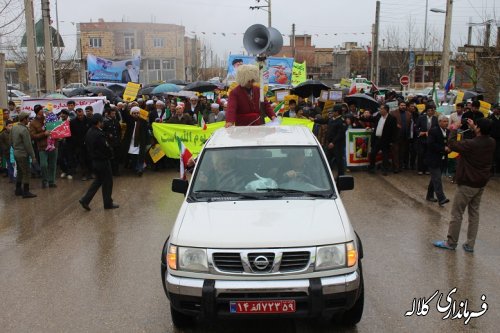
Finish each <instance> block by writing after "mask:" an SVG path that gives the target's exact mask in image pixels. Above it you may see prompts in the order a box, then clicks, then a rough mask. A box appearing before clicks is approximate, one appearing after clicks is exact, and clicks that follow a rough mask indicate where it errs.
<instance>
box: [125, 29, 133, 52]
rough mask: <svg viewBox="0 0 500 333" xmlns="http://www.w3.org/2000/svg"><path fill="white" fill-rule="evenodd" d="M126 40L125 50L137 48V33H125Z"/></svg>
mask: <svg viewBox="0 0 500 333" xmlns="http://www.w3.org/2000/svg"><path fill="white" fill-rule="evenodd" d="M123 37H124V41H125V50H131V49H135V35H134V33H131V32H126V33H124V34H123Z"/></svg>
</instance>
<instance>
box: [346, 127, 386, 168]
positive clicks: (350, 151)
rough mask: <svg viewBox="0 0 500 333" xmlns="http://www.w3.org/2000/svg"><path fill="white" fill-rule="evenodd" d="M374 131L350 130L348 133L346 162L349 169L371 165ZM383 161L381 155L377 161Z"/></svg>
mask: <svg viewBox="0 0 500 333" xmlns="http://www.w3.org/2000/svg"><path fill="white" fill-rule="evenodd" d="M371 138H372V131H371V130H365V129H349V130H348V131H346V162H347V166H348V167H361V166H369V165H370V153H371ZM381 160H382V154H381V153H379V154H378V155H377V157H376V161H377V162H380V161H381Z"/></svg>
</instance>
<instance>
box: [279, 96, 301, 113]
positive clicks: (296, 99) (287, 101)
mask: <svg viewBox="0 0 500 333" xmlns="http://www.w3.org/2000/svg"><path fill="white" fill-rule="evenodd" d="M292 99H293V100H294V101H295V102H297V103H298V102H299V96H297V95H286V96H285V97H283V101H284V102H285V107H284V108H285V111H288V110H290V107H289V106H288V103H290V101H291V100H292Z"/></svg>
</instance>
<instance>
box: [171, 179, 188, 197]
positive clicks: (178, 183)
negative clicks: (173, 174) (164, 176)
mask: <svg viewBox="0 0 500 333" xmlns="http://www.w3.org/2000/svg"><path fill="white" fill-rule="evenodd" d="M188 186H189V182H188V181H187V180H184V179H179V178H176V179H173V180H172V192H177V193H182V194H184V195H186V193H187V189H188Z"/></svg>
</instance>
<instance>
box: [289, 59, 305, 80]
mask: <svg viewBox="0 0 500 333" xmlns="http://www.w3.org/2000/svg"><path fill="white" fill-rule="evenodd" d="M306 79H307V73H306V62H305V61H304V62H303V63H300V62H296V61H294V63H293V73H292V85H294V86H296V85H298V84H299V83H302V82H304V81H305V80H306Z"/></svg>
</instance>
